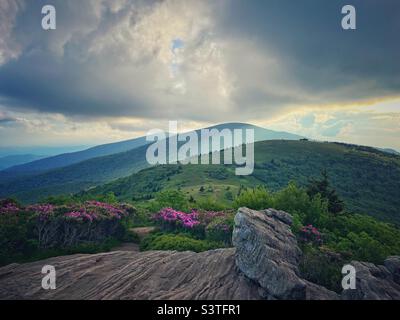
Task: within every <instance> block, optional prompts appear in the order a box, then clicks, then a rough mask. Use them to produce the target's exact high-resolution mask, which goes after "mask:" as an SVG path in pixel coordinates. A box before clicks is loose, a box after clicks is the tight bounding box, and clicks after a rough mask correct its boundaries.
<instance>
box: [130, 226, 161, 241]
mask: <svg viewBox="0 0 400 320" xmlns="http://www.w3.org/2000/svg"><path fill="white" fill-rule="evenodd" d="M154 229H155V227H139V228H132V229H130V231H132V232H134V233H136V234H137V235H138V236H139V239H140V240H142V239H143V238H144V237H145V236H147V235H148V234H149V233H150V232H152V231H153V230H154Z"/></svg>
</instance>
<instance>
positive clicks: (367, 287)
mask: <svg viewBox="0 0 400 320" xmlns="http://www.w3.org/2000/svg"><path fill="white" fill-rule="evenodd" d="M399 261H400V257H389V258H388V259H386V260H385V263H384V264H385V266H380V265H375V264H373V263H368V262H359V261H352V262H351V263H350V265H352V266H353V267H354V268H355V270H356V288H355V289H348V290H344V291H343V293H342V299H344V300H400V284H399V282H398V280H399V279H398V276H399V270H400V269H399V267H400V264H399Z"/></svg>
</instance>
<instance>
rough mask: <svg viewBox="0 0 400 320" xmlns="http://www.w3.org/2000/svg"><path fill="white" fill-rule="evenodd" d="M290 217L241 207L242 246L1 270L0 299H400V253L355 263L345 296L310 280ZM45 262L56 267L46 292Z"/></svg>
mask: <svg viewBox="0 0 400 320" xmlns="http://www.w3.org/2000/svg"><path fill="white" fill-rule="evenodd" d="M291 223H292V218H291V216H290V215H289V214H288V213H286V212H283V211H278V210H273V209H268V210H264V211H254V210H250V209H247V208H241V209H239V210H238V213H237V215H236V217H235V229H234V233H233V243H234V245H235V248H230V249H219V250H211V251H207V252H202V253H194V252H176V251H148V252H133V251H126V250H129V248H128V249H124V250H123V251H122V250H121V251H114V252H109V253H100V254H88V255H85V254H78V255H71V256H64V257H56V258H51V259H47V260H42V261H37V262H33V263H26V264H11V265H8V266H5V267H3V268H0V299H216V300H218V299H226V300H230V299H237V300H242V299H313V300H314V299H318V300H321V299H400V283H399V277H400V257H389V258H388V259H387V260H386V261H385V263H384V266H376V265H374V264H370V263H365V262H356V261H354V262H352V264H353V266H354V267H355V268H356V271H357V283H356V289H355V290H346V291H344V292H343V293H342V294H341V295H338V294H336V293H335V292H332V291H330V290H327V289H326V288H324V287H321V286H319V285H317V284H314V283H311V282H309V281H306V280H305V279H303V278H302V277H301V274H300V272H299V267H298V266H299V260H300V257H301V251H300V249H299V247H298V245H297V241H296V238H295V237H294V236H293V234H292V232H291V230H290V225H291ZM44 265H52V266H54V267H55V268H56V285H57V289H55V290H44V289H42V287H41V281H42V278H43V276H44V275H42V274H41V270H42V267H43V266H44Z"/></svg>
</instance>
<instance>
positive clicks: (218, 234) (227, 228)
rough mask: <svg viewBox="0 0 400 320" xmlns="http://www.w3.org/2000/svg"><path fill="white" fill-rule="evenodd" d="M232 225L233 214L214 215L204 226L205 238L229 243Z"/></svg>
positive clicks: (230, 241)
mask: <svg viewBox="0 0 400 320" xmlns="http://www.w3.org/2000/svg"><path fill="white" fill-rule="evenodd" d="M233 225H234V221H233V215H228V216H223V217H216V218H215V219H214V220H213V221H211V222H210V223H209V224H208V225H207V227H206V239H207V240H210V241H213V242H222V243H224V244H225V245H227V246H229V245H231V243H232V231H233Z"/></svg>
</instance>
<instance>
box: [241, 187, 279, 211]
mask: <svg viewBox="0 0 400 320" xmlns="http://www.w3.org/2000/svg"><path fill="white" fill-rule="evenodd" d="M273 204H274V202H273V198H272V195H271V194H270V193H269V192H268V190H267V189H266V188H264V187H256V188H254V189H246V190H244V191H241V192H240V194H239V195H238V196H237V197H236V198H235V200H234V202H233V205H234V207H235V208H240V207H247V208H250V209H254V210H263V209H268V208H272V207H273Z"/></svg>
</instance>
